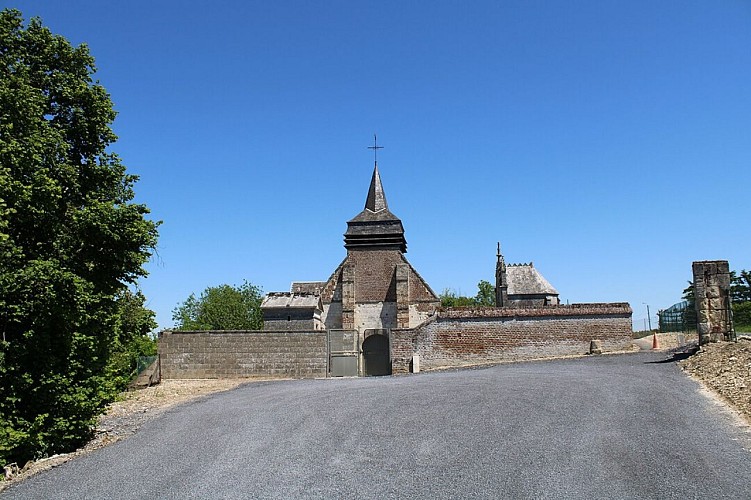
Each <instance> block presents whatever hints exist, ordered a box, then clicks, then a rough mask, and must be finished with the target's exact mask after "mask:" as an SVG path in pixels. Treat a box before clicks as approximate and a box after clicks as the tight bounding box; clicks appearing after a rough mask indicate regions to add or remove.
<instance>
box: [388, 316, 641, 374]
mask: <svg viewBox="0 0 751 500" xmlns="http://www.w3.org/2000/svg"><path fill="white" fill-rule="evenodd" d="M631 331H632V330H631V307H630V306H629V305H628V304H625V303H617V304H573V305H569V306H548V307H537V308H511V307H509V308H474V309H453V310H444V311H439V312H438V314H437V315H436V316H434V317H433V318H432V319H431V320H429V321H427V322H426V323H424V324H423V325H422V326H420V327H418V328H415V329H411V330H409V329H400V330H392V331H391V357H392V370H393V373H406V372H408V371H409V369H410V361H411V359H412V355H413V354H417V355H419V356H420V367H421V369H422V370H430V369H435V368H443V367H451V366H466V365H472V364H481V363H492V362H501V361H512V360H521V359H532V358H543V357H553V356H561V355H571V354H584V353H587V352H588V351H589V345H590V341H592V340H601V341H602V347H603V350H604V351H619V350H625V349H629V348H630V347H631V343H632V338H631Z"/></svg>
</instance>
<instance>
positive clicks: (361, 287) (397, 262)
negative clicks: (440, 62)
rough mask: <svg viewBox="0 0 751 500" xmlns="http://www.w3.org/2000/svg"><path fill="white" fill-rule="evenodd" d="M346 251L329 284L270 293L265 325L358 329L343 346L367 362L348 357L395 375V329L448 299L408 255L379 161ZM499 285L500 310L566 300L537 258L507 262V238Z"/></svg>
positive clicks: (419, 320)
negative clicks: (392, 335) (392, 359)
mask: <svg viewBox="0 0 751 500" xmlns="http://www.w3.org/2000/svg"><path fill="white" fill-rule="evenodd" d="M344 248H345V249H346V250H347V256H346V257H345V258H344V260H343V261H342V263H341V264H339V266H338V267H337V268H336V270H335V271H334V272H333V274H332V275H331V276H330V277H329V279H328V280H327V281H294V282H292V284H291V286H290V290H289V291H284V292H271V293H269V294H267V295H266V297H264V300H263V302H262V304H261V310H262V312H263V319H264V330H268V331H309V330H321V331H327V332H332V331H333V332H353V333H354V332H356V334H357V338H352V339H351V343H352V345H353V346H355V347H353V348H352V349H347V348H344V347H342V350H343V351H348V352H354V351H355V350H357V346H361V349H362V351H361V352H362V355H363V359H362V360H356V359H350V360H342V362H343V363H350V364H351V365H352V366H362V365H363V364H365V365H367V364H368V363H369V364H370V371H371V372H372V371H381V370H383V371H389V372H390V368H389V369H387V368H386V365H388V364H389V363H390V355H389V338H390V332H391V330H392V329H410V328H416V327H418V326H420V325H421V324H423V323H424V322H425V321H427V320H428V319H429V318H430V317H431V316H434V315H435V314H436V311H437V310H438V309H439V308H440V305H441V300H440V298H439V297H438V295H436V293H435V292H434V291H433V290H432V289H431V288H430V286H429V285H428V283H427V282H426V281H425V280H424V279H423V278H422V277H421V276H420V274H419V273H418V272H417V270H416V269H415V268H414V267H412V265H411V264H410V263H409V261H408V260H407V258H406V257H405V254H406V252H407V240H406V238H405V236H404V227H403V225H402V221H401V220H400V219H399V218H398V217H397V216H396V215H394V214H393V213H392V212H391V211H390V210H389V206H388V203H387V201H386V193H385V192H384V189H383V183H382V182H381V175H380V172H379V170H378V162H377V161H376V163H375V165H374V168H373V176H372V177H371V180H370V187H369V189H368V194H367V197H366V200H365V207H364V208H363V210H362V211H361V212H360V213H359V214H357V215H356V216H355V217H354V218H352V219H350V220H349V221H348V222H347V231H346V232H345V233H344ZM495 290H496V306H497V307H530V306H532V307H534V306H548V305H557V304H558V303H559V300H558V292H557V291H556V289H555V288H553V286H552V285H551V284H550V283H549V282H548V281H547V280H546V279H545V278H544V277H543V276H542V274H540V273H539V271H538V270H537V269H535V267H534V265H533V264H532V263H531V262H530V263H529V264H510V265H508V266H507V265H506V263H505V260H504V258H503V255H501V249H500V243H499V244H498V253H497V264H496V287H495ZM345 337H346V336H344V337H341V338H342V339H344V338H345ZM342 341H343V342H345V343H347V344H348V343H349V342H348V341H345V340H342ZM350 357H355V356H350ZM376 364H377V365H379V366H381V368H380V369H376V368H374V365H376ZM334 368H336V367H334Z"/></svg>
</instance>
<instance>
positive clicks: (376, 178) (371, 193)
mask: <svg viewBox="0 0 751 500" xmlns="http://www.w3.org/2000/svg"><path fill="white" fill-rule="evenodd" d="M388 208H389V205H388V203H386V194H385V193H384V192H383V184H381V174H380V173H378V164H376V166H375V168H374V169H373V178H372V179H371V180H370V189H369V190H368V199H367V200H365V209H366V210H370V211H371V212H374V213H378V212H380V211H381V210H388Z"/></svg>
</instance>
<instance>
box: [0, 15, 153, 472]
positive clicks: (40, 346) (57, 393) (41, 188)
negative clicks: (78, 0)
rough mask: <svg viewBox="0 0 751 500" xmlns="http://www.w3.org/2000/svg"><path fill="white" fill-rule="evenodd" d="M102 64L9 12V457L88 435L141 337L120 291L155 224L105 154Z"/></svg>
mask: <svg viewBox="0 0 751 500" xmlns="http://www.w3.org/2000/svg"><path fill="white" fill-rule="evenodd" d="M94 72H95V68H94V59H93V57H92V56H91V55H90V54H89V50H88V48H87V47H86V46H85V45H80V46H78V47H73V46H72V45H71V44H70V43H69V42H68V41H67V40H66V39H65V38H63V37H61V36H58V35H54V34H52V33H51V32H50V31H49V29H47V28H46V27H44V26H42V23H41V21H40V20H39V19H36V18H35V19H31V20H30V21H29V23H28V25H27V26H24V20H23V18H22V16H21V13H20V12H18V11H17V10H3V11H1V12H0V333H1V334H2V341H1V342H0V387H2V392H3V397H2V398H0V463H6V462H14V461H15V462H20V463H23V462H24V461H25V460H27V459H31V458H35V457H40V456H44V455H47V454H52V453H57V452H63V451H69V450H71V449H72V448H74V447H76V446H78V445H80V444H82V443H83V442H84V441H85V440H86V439H87V438H88V437H89V436H90V431H91V428H92V426H93V424H94V422H95V419H96V416H97V415H98V414H99V413H100V412H101V410H102V409H103V408H104V406H105V405H106V404H107V403H108V402H109V401H111V399H112V398H113V397H114V395H115V394H116V390H117V389H118V380H117V379H113V377H112V374H113V373H114V372H113V367H112V360H113V355H114V354H115V353H116V352H118V350H119V349H121V348H122V341H123V339H125V337H127V336H128V335H131V334H132V335H136V333H134V332H130V333H126V332H125V330H126V329H127V328H129V327H128V326H125V324H124V323H123V317H122V310H121V309H120V306H122V303H119V302H120V300H122V299H118V297H122V293H124V292H123V291H124V289H125V288H126V286H127V284H133V283H135V282H136V280H137V279H138V278H139V277H141V276H144V275H145V274H146V272H145V270H144V269H143V264H144V263H145V262H146V261H147V260H148V258H149V257H150V255H151V251H152V249H153V248H154V246H155V245H156V240H157V230H156V229H157V225H158V224H157V223H155V222H153V221H150V220H148V219H146V215H147V214H148V213H149V211H148V209H147V208H146V207H145V206H144V205H141V204H137V203H133V198H134V192H133V185H134V183H135V181H136V180H137V178H136V177H135V176H133V175H129V174H127V173H126V170H125V166H124V165H123V164H122V163H121V160H120V158H119V157H118V156H117V155H116V154H114V153H112V152H109V151H108V147H109V146H110V145H111V144H112V143H113V142H114V141H115V140H116V136H115V134H114V133H113V132H112V129H111V127H110V125H111V123H112V121H113V120H114V118H115V112H114V110H113V109H112V102H111V101H110V98H109V96H108V95H107V93H106V91H105V90H104V88H103V87H102V86H101V85H99V84H98V83H97V82H94V81H92V75H93V74H94ZM133 338H135V337H133ZM126 343H127V341H126ZM115 371H116V370H115Z"/></svg>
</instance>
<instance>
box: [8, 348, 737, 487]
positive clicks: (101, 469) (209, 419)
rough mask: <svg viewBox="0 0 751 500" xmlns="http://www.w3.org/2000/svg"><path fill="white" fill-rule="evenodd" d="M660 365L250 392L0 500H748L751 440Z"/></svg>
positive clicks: (627, 361) (171, 415)
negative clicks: (308, 499) (355, 499)
mask: <svg viewBox="0 0 751 500" xmlns="http://www.w3.org/2000/svg"><path fill="white" fill-rule="evenodd" d="M663 359H665V354H656V353H639V354H632V355H622V356H601V357H589V358H584V359H577V360H560V361H549V362H535V363H523V364H512V365H502V366H496V367H492V368H485V369H475V370H462V371H451V372H443V373H425V374H420V375H410V376H399V377H378V378H361V379H335V380H302V381H290V382H271V383H259V384H251V385H247V386H244V387H241V388H239V389H237V390H234V391H231V392H228V393H222V394H218V395H215V396H213V397H209V398H207V399H204V400H201V401H199V402H195V403H192V404H188V405H185V406H181V407H179V408H177V409H174V410H171V411H169V412H168V413H166V414H165V415H164V416H162V417H160V418H158V419H156V420H154V421H151V422H150V423H148V424H146V425H145V426H144V427H143V428H142V429H141V431H139V432H138V433H137V434H136V435H135V436H133V437H131V438H129V439H127V440H125V441H122V442H120V443H117V444H115V445H113V446H110V447H108V448H104V449H102V450H99V451H97V452H94V453H92V454H90V455H88V456H85V457H82V458H80V459H76V460H73V461H71V462H68V463H66V464H64V465H63V466H61V467H59V468H57V469H53V470H51V471H48V472H45V473H42V474H39V475H37V476H35V477H32V478H30V479H29V480H27V481H25V482H23V483H20V484H19V485H17V486H15V487H12V488H10V489H8V490H6V491H5V492H4V494H2V495H1V496H2V497H3V498H25V499H29V498H125V499H127V498H149V499H157V498H159V499H161V498H179V499H188V498H297V497H311V498H320V497H327V498H343V497H350V498H353V497H361V498H469V497H473V498H640V499H644V498H680V499H686V498H734V499H739V498H749V497H751V460H750V459H751V453H749V451H748V450H749V445H750V439H749V434H748V432H747V431H744V430H742V429H741V428H739V426H738V425H737V423H736V422H734V421H733V420H732V419H731V418H730V417H729V416H728V414H727V413H726V412H725V411H723V410H722V409H721V408H720V407H718V406H717V405H716V404H714V403H713V402H712V401H710V400H709V399H708V398H706V397H705V396H703V395H701V394H700V392H699V386H698V385H697V384H696V383H694V382H693V381H691V380H690V379H688V378H687V377H686V376H684V375H683V374H682V373H681V372H680V370H679V369H678V367H677V366H675V365H674V364H673V363H657V362H656V361H660V360H663Z"/></svg>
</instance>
